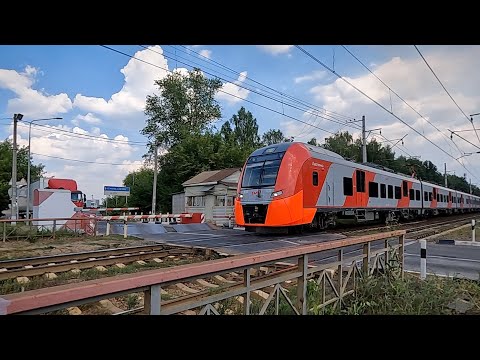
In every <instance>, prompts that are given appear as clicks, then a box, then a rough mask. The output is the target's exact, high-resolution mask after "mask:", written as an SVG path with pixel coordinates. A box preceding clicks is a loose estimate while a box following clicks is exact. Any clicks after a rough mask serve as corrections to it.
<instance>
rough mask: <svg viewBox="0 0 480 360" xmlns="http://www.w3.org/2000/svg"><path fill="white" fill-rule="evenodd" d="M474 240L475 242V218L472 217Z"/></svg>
mask: <svg viewBox="0 0 480 360" xmlns="http://www.w3.org/2000/svg"><path fill="white" fill-rule="evenodd" d="M472 242H475V219H472Z"/></svg>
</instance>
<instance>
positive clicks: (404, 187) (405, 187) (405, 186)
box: [402, 180, 408, 197]
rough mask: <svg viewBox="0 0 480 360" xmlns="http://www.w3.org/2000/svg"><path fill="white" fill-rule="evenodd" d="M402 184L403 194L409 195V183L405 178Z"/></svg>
mask: <svg viewBox="0 0 480 360" xmlns="http://www.w3.org/2000/svg"><path fill="white" fill-rule="evenodd" d="M402 185H403V196H405V197H406V196H408V184H407V182H406V181H405V180H403V183H402Z"/></svg>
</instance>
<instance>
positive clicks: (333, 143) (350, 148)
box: [323, 131, 359, 160]
mask: <svg viewBox="0 0 480 360" xmlns="http://www.w3.org/2000/svg"><path fill="white" fill-rule="evenodd" d="M323 147H324V148H325V149H327V150H330V151H333V152H335V153H337V154H339V155H341V156H343V157H345V158H347V159H354V160H357V158H358V156H359V155H358V154H357V153H359V147H358V144H355V143H354V142H353V137H352V135H351V134H350V133H349V132H348V131H345V132H339V133H336V134H334V135H332V136H330V137H328V138H326V139H325V144H324V145H323Z"/></svg>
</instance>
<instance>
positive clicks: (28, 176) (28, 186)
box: [26, 117, 63, 219]
mask: <svg viewBox="0 0 480 360" xmlns="http://www.w3.org/2000/svg"><path fill="white" fill-rule="evenodd" d="M62 119H63V118H61V117H54V118H47V119H35V120H30V121H26V122H28V123H29V126H28V170H27V219H30V141H31V132H32V123H34V122H36V121H44V120H62Z"/></svg>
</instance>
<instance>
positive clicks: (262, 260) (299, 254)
mask: <svg viewBox="0 0 480 360" xmlns="http://www.w3.org/2000/svg"><path fill="white" fill-rule="evenodd" d="M404 242H405V231H403V230H399V231H392V232H387V233H380V234H372V235H366V236H361V237H354V238H345V239H341V240H335V241H328V242H322V243H316V244H311V245H303V246H292V247H288V248H282V249H277V250H270V251H262V252H256V253H252V254H245V255H237V256H233V257H227V258H222V259H218V260H212V261H205V262H200V263H195V264H188V265H180V266H175V267H169V268H163V269H158V270H150V271H144V272H141V273H137V274H125V275H119V276H115V277H107V278H102V279H97V280H91V281H85V282H81V283H75V284H67V285H60V286H55V287H51V288H44V289H39V290H32V291H26V292H23V293H16V294H10V295H5V296H3V298H0V314H39V313H48V312H51V311H55V310H60V309H65V308H67V307H71V306H77V305H83V304H88V303H93V302H96V301H99V300H102V299H108V298H113V297H116V296H123V295H127V294H131V293H136V292H143V293H144V313H145V314H151V315H158V314H161V315H170V314H177V313H181V312H184V311H186V310H191V309H196V310H197V312H198V314H200V315H202V314H212V313H213V314H218V313H219V311H218V306H217V305H218V304H219V302H222V301H224V300H227V299H235V301H238V303H241V304H242V306H241V309H240V311H239V312H238V313H242V314H246V315H249V314H252V313H257V311H253V310H254V309H253V306H252V305H253V304H254V301H253V300H256V301H257V299H253V298H252V296H253V297H255V296H257V295H258V294H259V292H260V291H261V292H262V293H263V294H268V296H266V297H265V296H263V297H262V299H263V301H262V304H260V305H258V303H256V304H255V305H258V306H256V308H257V309H259V310H258V314H260V315H261V314H265V313H269V312H270V313H275V314H278V313H279V306H280V298H283V300H282V304H283V305H285V304H287V306H288V307H289V308H290V309H291V311H292V312H293V313H295V314H304V315H305V314H307V313H312V311H314V312H315V311H319V310H321V309H322V308H325V307H326V306H328V305H332V306H340V307H341V306H343V305H344V298H345V297H346V296H348V295H352V294H354V293H355V290H356V287H357V284H358V281H359V279H361V278H363V277H365V276H369V275H371V274H373V273H374V272H375V271H382V270H385V269H386V268H388V267H389V266H390V264H392V263H395V264H396V268H397V269H398V276H401V277H403V273H404V272H403V270H404V255H403V254H404ZM269 264H273V265H274V266H275V264H283V265H282V266H283V267H281V270H278V271H273V272H271V273H267V274H264V275H259V274H261V272H259V271H258V269H259V268H261V267H265V266H268V265H269ZM232 271H237V272H240V273H241V274H242V281H239V282H233V281H228V282H227V283H226V284H225V285H224V286H218V287H215V289H207V290H204V291H198V292H195V293H194V294H191V295H187V296H182V297H179V298H174V299H166V298H162V290H163V289H164V288H168V287H169V286H173V285H175V284H179V283H186V282H189V281H194V280H197V279H205V278H208V277H214V276H215V277H217V278H222V277H221V276H219V275H220V274H226V273H229V272H232ZM224 280H225V279H224ZM310 281H315V283H316V284H317V285H318V286H319V289H320V288H321V290H319V294H320V295H319V298H320V299H319V302H318V303H317V304H309V303H308V302H309V300H308V298H307V287H308V283H309V282H310ZM295 283H296V286H295V287H294V288H293V287H292V288H291V289H290V290H288V289H287V287H288V286H292V284H295ZM327 288H328V289H329V290H328V289H327ZM262 289H263V290H265V291H263V290H262ZM273 299H275V305H274V309H273V308H272V306H271V304H273V303H272V301H273ZM230 313H231V312H230Z"/></svg>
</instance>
